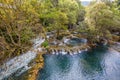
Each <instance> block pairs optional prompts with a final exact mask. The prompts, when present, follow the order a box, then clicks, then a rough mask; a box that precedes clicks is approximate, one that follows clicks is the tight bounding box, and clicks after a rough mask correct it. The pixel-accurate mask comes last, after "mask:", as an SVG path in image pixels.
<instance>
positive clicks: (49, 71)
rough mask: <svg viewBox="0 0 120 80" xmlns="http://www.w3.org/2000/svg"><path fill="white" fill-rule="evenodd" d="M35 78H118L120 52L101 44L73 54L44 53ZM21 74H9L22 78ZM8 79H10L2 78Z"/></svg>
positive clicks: (80, 79) (67, 79)
mask: <svg viewBox="0 0 120 80" xmlns="http://www.w3.org/2000/svg"><path fill="white" fill-rule="evenodd" d="M43 57H44V64H45V65H44V68H43V69H41V70H40V71H39V75H38V78H37V80H120V53H119V52H118V51H116V50H114V49H113V48H109V47H107V46H101V47H97V48H94V49H92V50H89V51H82V52H81V53H78V54H74V55H68V54H65V55H62V54H58V55H56V54H45V55H43ZM22 77H23V76H22V75H19V76H17V73H15V74H13V75H11V79H12V80H22ZM4 80H10V79H4Z"/></svg>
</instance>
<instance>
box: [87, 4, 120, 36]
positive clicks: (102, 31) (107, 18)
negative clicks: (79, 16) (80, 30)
mask: <svg viewBox="0 0 120 80" xmlns="http://www.w3.org/2000/svg"><path fill="white" fill-rule="evenodd" d="M86 11H87V14H86V22H87V23H88V26H89V30H90V31H92V32H93V34H94V35H95V36H97V35H99V36H101V37H106V35H107V33H110V31H111V30H113V29H116V28H119V27H120V26H119V25H120V23H119V21H120V18H119V17H118V16H117V15H116V14H115V13H114V12H113V11H112V10H111V8H110V7H109V6H107V5H106V4H105V3H104V2H96V3H95V4H93V5H91V6H89V7H88V8H87V9H86ZM93 34H92V35H93Z"/></svg>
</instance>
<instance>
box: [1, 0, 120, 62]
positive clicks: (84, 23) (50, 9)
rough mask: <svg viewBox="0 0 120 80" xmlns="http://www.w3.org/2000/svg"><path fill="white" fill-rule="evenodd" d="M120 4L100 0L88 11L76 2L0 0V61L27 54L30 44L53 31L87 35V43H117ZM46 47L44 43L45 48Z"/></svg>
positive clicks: (57, 34) (118, 38) (118, 37)
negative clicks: (107, 41)
mask: <svg viewBox="0 0 120 80" xmlns="http://www.w3.org/2000/svg"><path fill="white" fill-rule="evenodd" d="M119 22H120V2H119V0H116V1H114V2H111V1H110V0H100V1H99V2H98V1H94V2H91V4H90V5H89V6H88V7H84V6H82V5H81V2H80V1H79V0H0V54H1V56H0V61H2V60H5V59H7V58H9V57H11V56H16V55H19V54H21V53H24V52H25V51H26V50H28V49H29V48H30V47H31V45H32V42H31V40H32V39H33V38H34V37H36V36H38V35H41V36H44V37H46V33H47V32H51V31H54V32H55V38H56V39H59V37H61V35H60V33H61V32H65V33H66V32H67V31H69V32H71V31H75V32H80V33H87V38H88V39H89V41H90V42H96V41H100V38H101V37H102V38H105V39H107V40H117V41H120V23H119ZM46 45H48V43H44V46H46Z"/></svg>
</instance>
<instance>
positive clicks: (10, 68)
mask: <svg viewBox="0 0 120 80" xmlns="http://www.w3.org/2000/svg"><path fill="white" fill-rule="evenodd" d="M33 42H34V45H33V47H32V48H31V50H29V51H28V52H26V53H25V54H22V55H20V56H17V57H15V58H13V59H11V60H9V61H8V62H6V63H5V64H4V65H3V66H1V67H0V80H2V79H3V78H5V77H8V76H9V75H11V74H12V73H14V72H16V71H17V70H18V69H20V68H22V67H24V70H22V71H21V72H19V73H18V74H21V73H23V72H24V71H26V70H28V69H30V68H31V67H29V66H28V64H29V63H30V61H31V60H32V59H34V58H35V57H36V54H37V52H36V50H40V48H39V46H40V45H41V43H42V42H44V39H42V38H37V39H34V40H33Z"/></svg>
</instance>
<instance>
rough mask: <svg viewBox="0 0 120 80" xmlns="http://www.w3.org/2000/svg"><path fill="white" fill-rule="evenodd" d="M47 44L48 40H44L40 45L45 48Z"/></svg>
mask: <svg viewBox="0 0 120 80" xmlns="http://www.w3.org/2000/svg"><path fill="white" fill-rule="evenodd" d="M48 45H49V43H48V41H44V42H43V43H42V45H41V46H43V47H45V48H46V47H47V46H48Z"/></svg>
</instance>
